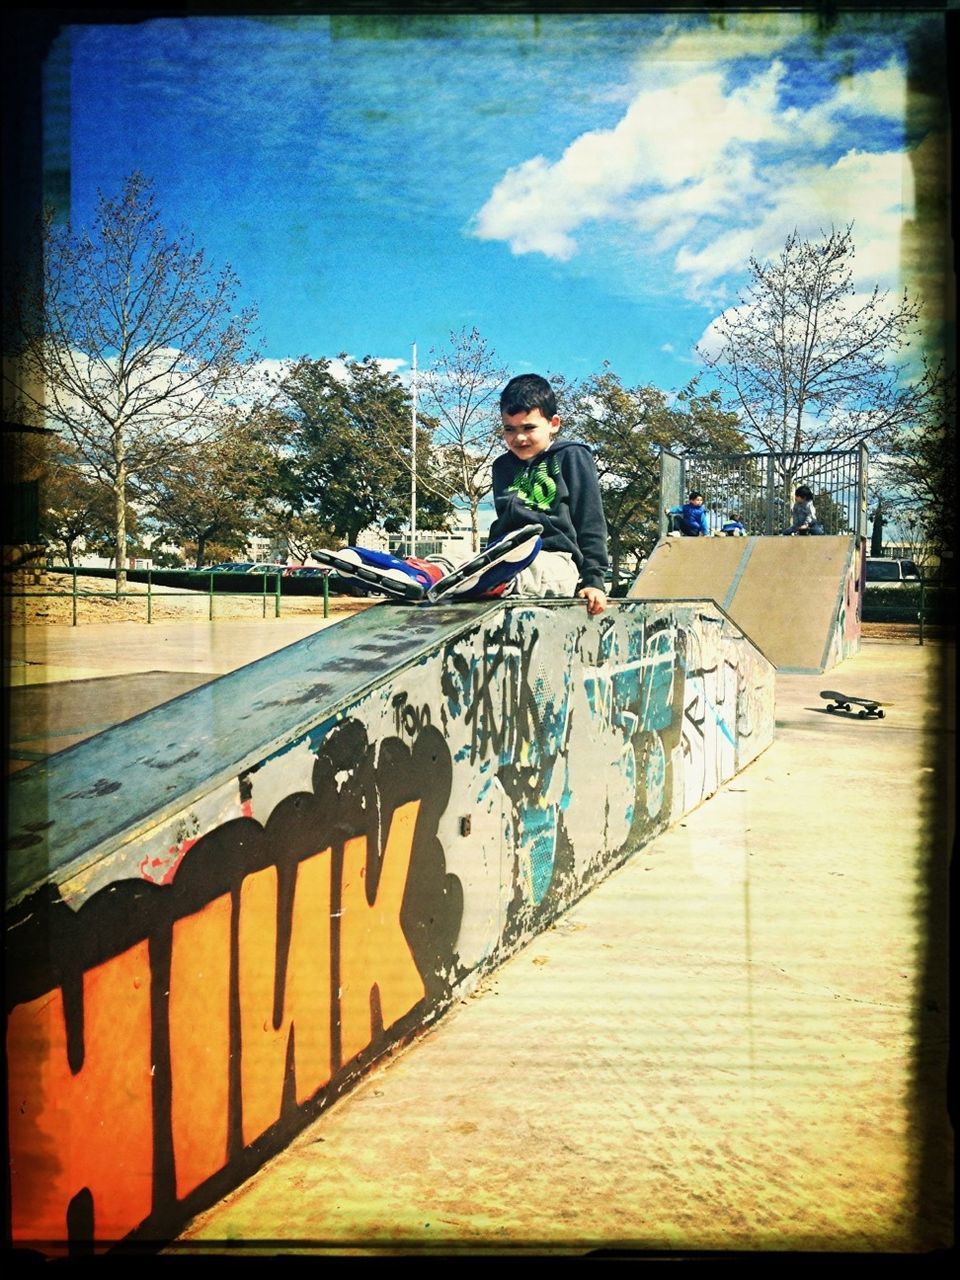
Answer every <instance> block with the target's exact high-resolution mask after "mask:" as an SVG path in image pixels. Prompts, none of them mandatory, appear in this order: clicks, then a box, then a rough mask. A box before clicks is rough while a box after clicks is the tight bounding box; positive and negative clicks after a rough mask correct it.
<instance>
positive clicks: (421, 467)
mask: <svg viewBox="0 0 960 1280" xmlns="http://www.w3.org/2000/svg"><path fill="white" fill-rule="evenodd" d="M340 359H341V361H342V362H343V364H344V370H345V372H344V375H343V376H342V377H338V376H335V374H334V370H333V367H332V365H331V362H330V361H329V360H327V359H324V358H321V359H317V360H313V359H308V358H307V357H305V356H304V357H302V358H301V359H299V360H298V361H297V362H296V363H295V364H294V365H293V366H292V367H291V368H290V369H289V370H288V372H287V374H286V375H285V377H284V378H283V379H282V381H281V383H280V387H279V390H280V393H281V397H282V398H281V401H280V403H279V405H278V407H279V408H280V409H281V412H282V413H283V415H284V417H285V419H286V433H285V438H284V440H283V443H282V446H281V447H280V448H279V449H278V451H277V452H278V460H277V485H278V489H277V496H278V499H279V501H280V503H281V504H282V505H283V506H284V507H285V510H286V511H287V512H288V513H289V516H291V517H292V516H299V517H310V518H311V519H312V520H313V521H314V522H315V523H314V527H316V528H318V529H323V530H325V531H326V534H327V536H328V538H329V539H330V540H331V541H332V542H334V543H342V542H350V543H355V542H356V541H357V540H358V538H359V536H360V534H361V533H362V532H363V531H364V530H365V529H369V528H373V527H375V526H376V527H380V528H382V529H385V530H386V531H387V532H388V533H398V532H400V530H401V529H402V528H403V526H404V524H405V523H406V522H407V521H408V520H409V516H410V471H411V467H410V443H411V442H410V436H411V420H412V405H411V400H410V396H409V394H408V392H407V391H406V389H405V388H404V387H403V385H402V383H401V382H400V380H399V379H398V378H397V377H396V375H394V374H392V373H388V372H387V371H385V370H384V369H383V368H381V366H380V365H379V364H378V363H377V361H376V360H374V359H373V358H372V357H370V356H365V357H364V358H363V359H362V360H351V359H348V358H347V357H346V356H344V355H341V357H340ZM421 422H422V420H421ZM430 425H432V424H430ZM430 425H428V424H425V423H423V424H422V425H421V426H420V427H418V431H417V473H418V477H419V478H420V479H422V485H423V488H422V490H421V492H420V496H419V497H418V507H419V509H420V513H421V517H422V523H423V524H424V525H425V526H426V525H427V524H428V523H429V527H431V528H434V529H442V528H444V527H445V526H446V522H447V520H448V518H449V515H450V513H451V510H452V508H451V504H450V502H449V500H448V499H447V498H446V497H445V496H444V493H445V492H446V491H448V490H447V486H445V485H444V484H443V483H442V480H441V478H440V477H439V475H438V468H437V465H436V462H435V459H434V458H433V457H432V456H431V450H430Z"/></svg>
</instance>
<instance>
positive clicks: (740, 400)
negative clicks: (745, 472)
mask: <svg viewBox="0 0 960 1280" xmlns="http://www.w3.org/2000/svg"><path fill="white" fill-rule="evenodd" d="M854 252H855V249H854V243H853V226H852V224H851V225H849V226H847V227H846V228H845V229H844V230H842V231H836V230H832V231H831V232H830V234H829V235H824V236H822V237H821V238H820V239H819V240H814V241H811V240H803V239H801V238H800V237H799V235H798V234H797V233H796V232H793V233H792V234H791V235H789V236H788V237H787V240H786V243H785V245H784V247H783V250H782V252H781V254H780V256H779V257H778V258H777V259H776V260H775V261H774V262H760V261H758V260H757V259H756V258H754V257H751V259H750V277H751V283H750V286H749V288H748V289H747V290H746V292H745V293H741V295H740V296H739V299H738V305H737V306H735V307H733V308H731V309H730V310H728V311H727V312H726V313H725V314H724V315H722V316H721V317H720V318H719V320H717V321H716V323H715V325H714V331H715V333H716V336H717V338H718V340H719V349H717V350H708V349H707V348H706V347H704V346H701V347H699V348H698V354H699V355H700V358H701V359H702V360H703V361H704V363H705V364H706V365H707V366H708V367H709V368H710V369H712V370H713V372H714V373H715V375H716V377H717V378H718V380H719V381H720V383H721V384H722V385H723V386H724V387H725V388H726V389H727V391H728V392H732V394H733V400H734V405H735V408H736V409H737V411H738V413H739V414H740V417H741V425H742V429H743V431H744V433H745V434H746V435H747V436H748V437H750V438H751V439H752V440H753V441H754V442H756V443H758V444H759V445H760V447H761V448H763V449H766V450H769V451H770V452H773V453H779V454H781V455H783V477H784V482H785V487H786V488H787V489H789V488H790V486H791V484H792V475H793V471H794V466H795V461H796V457H797V455H798V454H799V453H801V452H803V451H807V450H813V449H852V448H853V447H855V446H856V445H857V444H859V443H860V442H862V441H865V440H867V439H869V438H870V437H872V436H875V435H877V434H878V433H883V432H889V431H891V430H894V429H896V428H897V427H899V426H901V425H906V424H907V423H909V422H910V421H911V420H913V419H914V418H915V417H916V416H917V413H918V406H919V405H920V403H921V401H922V399H923V396H924V394H925V392H926V386H925V384H923V383H909V382H905V381H904V370H903V368H902V367H901V365H900V364H898V356H899V355H900V353H901V352H903V350H904V348H905V347H906V346H907V344H908V341H909V339H910V336H911V334H912V333H913V332H914V331H915V329H916V325H917V321H918V319H919V316H920V304H919V302H918V301H916V300H914V299H911V298H910V297H909V296H908V295H907V294H906V293H904V294H903V295H902V296H899V297H894V298H891V297H890V296H889V295H888V294H887V293H884V292H882V291H881V290H880V288H879V286H877V287H875V288H874V289H873V290H872V292H871V293H869V294H867V295H866V296H863V295H858V293H857V291H856V289H855V286H854V283H853V258H854ZM787 497H788V498H789V493H788V494H787Z"/></svg>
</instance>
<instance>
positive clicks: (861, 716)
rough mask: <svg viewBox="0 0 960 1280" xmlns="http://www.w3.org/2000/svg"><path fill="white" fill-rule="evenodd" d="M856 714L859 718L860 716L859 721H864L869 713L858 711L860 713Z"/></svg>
mask: <svg viewBox="0 0 960 1280" xmlns="http://www.w3.org/2000/svg"><path fill="white" fill-rule="evenodd" d="M858 714H859V716H860V719H861V720H865V719H866V718H867V716H868V715H869V714H870V712H869V711H860V712H858Z"/></svg>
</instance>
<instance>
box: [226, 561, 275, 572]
mask: <svg viewBox="0 0 960 1280" xmlns="http://www.w3.org/2000/svg"><path fill="white" fill-rule="evenodd" d="M286 568H287V566H286V565H285V564H276V563H275V562H274V561H259V562H258V563H257V564H252V565H250V566H249V568H247V569H245V570H243V572H244V573H280V574H282V573H284V572H285V571H286ZM238 572H239V570H238Z"/></svg>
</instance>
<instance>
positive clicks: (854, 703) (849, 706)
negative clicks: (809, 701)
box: [820, 689, 883, 720]
mask: <svg viewBox="0 0 960 1280" xmlns="http://www.w3.org/2000/svg"><path fill="white" fill-rule="evenodd" d="M820 697H821V698H826V699H827V700H828V702H829V705H828V707H827V710H828V711H846V712H847V713H848V715H857V716H860V717H861V719H865V718H866V717H867V716H872V717H874V718H875V719H877V720H882V719H883V703H882V702H876V701H874V699H873V698H857V697H855V696H854V695H853V694H850V693H837V692H836V690H835V689H821V690H820ZM855 708H859V710H855Z"/></svg>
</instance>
